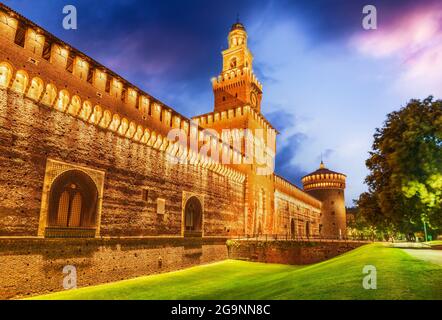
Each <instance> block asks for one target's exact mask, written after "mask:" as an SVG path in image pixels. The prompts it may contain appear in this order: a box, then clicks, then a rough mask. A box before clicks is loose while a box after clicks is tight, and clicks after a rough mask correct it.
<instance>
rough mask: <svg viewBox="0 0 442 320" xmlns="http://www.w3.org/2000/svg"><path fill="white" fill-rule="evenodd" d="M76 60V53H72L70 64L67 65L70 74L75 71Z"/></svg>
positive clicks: (69, 58) (70, 54)
mask: <svg viewBox="0 0 442 320" xmlns="http://www.w3.org/2000/svg"><path fill="white" fill-rule="evenodd" d="M74 59H75V55H74V53H73V52H72V51H71V52H69V56H68V62H67V64H66V70H67V71H68V72H70V73H72V71H73V70H74Z"/></svg>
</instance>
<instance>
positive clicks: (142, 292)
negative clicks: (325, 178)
mask: <svg viewBox="0 0 442 320" xmlns="http://www.w3.org/2000/svg"><path fill="white" fill-rule="evenodd" d="M365 265H374V266H375V267H376V268H377V275H378V279H377V287H378V288H377V290H365V289H363V287H362V279H363V277H364V276H365V275H364V274H363V273H362V269H363V267H364V266H365ZM36 298H37V299H442V266H439V265H435V264H431V263H428V262H424V261H421V260H417V259H415V258H413V257H411V256H410V255H408V254H407V253H405V252H404V251H402V250H401V249H397V248H387V247H384V246H383V245H381V244H371V245H366V246H363V247H360V248H358V249H356V250H353V251H351V252H348V253H346V254H344V255H342V256H339V257H336V258H333V259H331V260H328V261H324V262H321V263H317V264H314V265H309V266H288V265H276V264H263V263H252V262H245V261H234V260H227V261H223V262H218V263H213V264H210V265H204V266H198V267H193V268H189V269H186V270H181V271H176V272H170V273H165V274H159V275H153V276H146V277H141V278H136V279H132V280H126V281H120V282H115V283H110V284H105V285H100V286H94V287H87V288H82V289H76V290H71V291H63V292H59V293H54V294H50V295H46V296H39V297H36Z"/></svg>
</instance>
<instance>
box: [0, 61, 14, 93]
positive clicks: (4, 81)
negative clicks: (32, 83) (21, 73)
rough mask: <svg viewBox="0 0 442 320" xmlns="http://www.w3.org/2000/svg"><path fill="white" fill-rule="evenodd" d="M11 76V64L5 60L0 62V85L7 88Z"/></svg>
mask: <svg viewBox="0 0 442 320" xmlns="http://www.w3.org/2000/svg"><path fill="white" fill-rule="evenodd" d="M11 78H12V66H11V65H10V64H9V63H7V62H2V63H0V87H1V88H7V87H8V86H9V82H10V81H11Z"/></svg>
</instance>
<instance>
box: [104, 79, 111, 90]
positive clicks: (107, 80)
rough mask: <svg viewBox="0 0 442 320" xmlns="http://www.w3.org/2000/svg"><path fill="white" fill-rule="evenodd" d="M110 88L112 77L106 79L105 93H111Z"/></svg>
mask: <svg viewBox="0 0 442 320" xmlns="http://www.w3.org/2000/svg"><path fill="white" fill-rule="evenodd" d="M110 87H111V77H109V76H108V77H107V78H106V88H105V89H104V91H105V92H107V93H110Z"/></svg>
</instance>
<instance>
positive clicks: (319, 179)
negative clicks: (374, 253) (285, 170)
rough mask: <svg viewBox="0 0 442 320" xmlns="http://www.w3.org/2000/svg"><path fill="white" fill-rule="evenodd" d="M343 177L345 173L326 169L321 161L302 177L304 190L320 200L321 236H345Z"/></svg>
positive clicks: (344, 177)
mask: <svg viewBox="0 0 442 320" xmlns="http://www.w3.org/2000/svg"><path fill="white" fill-rule="evenodd" d="M345 179H346V175H345V174H342V173H338V172H334V171H331V170H329V169H327V168H326V167H325V166H324V163H323V162H322V161H321V165H320V166H319V169H318V170H316V171H314V172H312V173H310V174H308V175H306V176H304V177H303V178H302V184H303V186H304V190H305V191H306V192H307V193H308V194H310V195H312V196H314V197H315V198H317V199H318V200H321V201H322V210H321V222H320V225H319V230H320V231H319V232H320V235H321V237H324V238H339V239H341V238H344V237H345V236H346V213H345V199H344V190H345Z"/></svg>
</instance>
